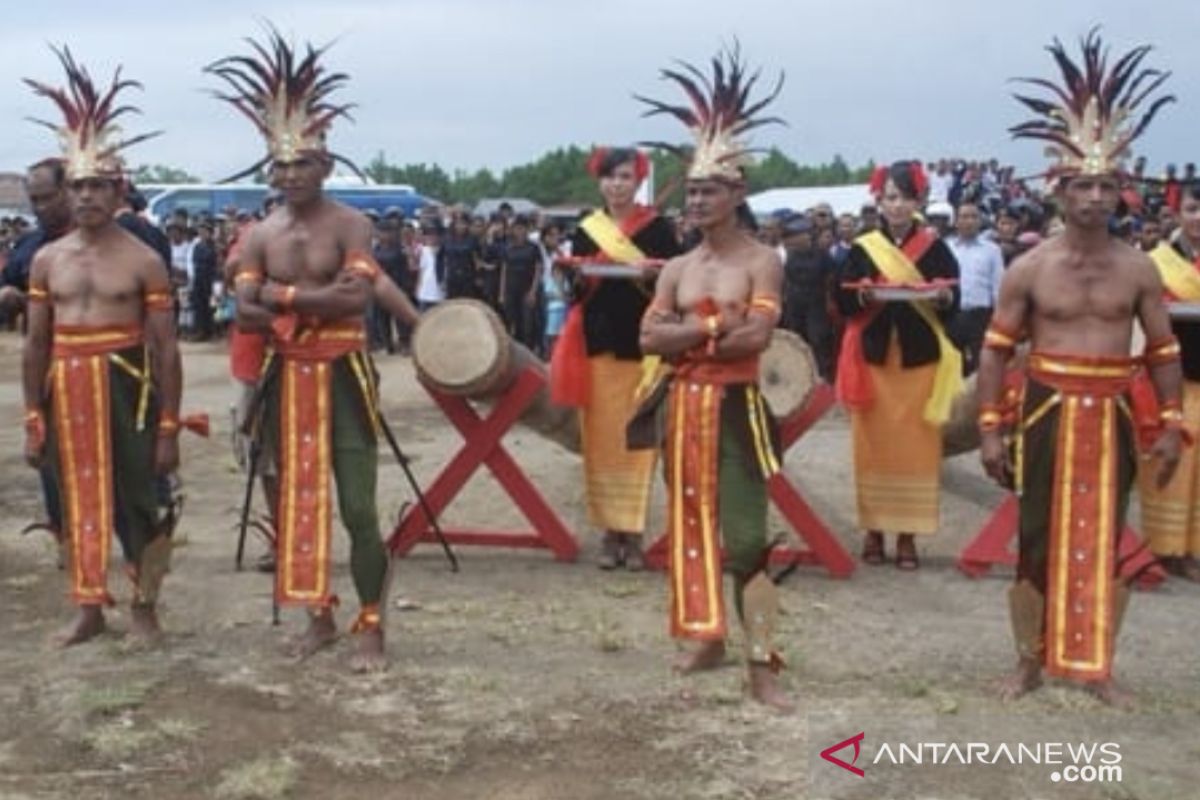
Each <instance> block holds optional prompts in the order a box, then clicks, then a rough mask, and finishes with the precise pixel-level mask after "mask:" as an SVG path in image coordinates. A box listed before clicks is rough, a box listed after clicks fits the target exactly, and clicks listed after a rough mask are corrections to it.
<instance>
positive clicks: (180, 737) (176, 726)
mask: <svg viewBox="0 0 1200 800" xmlns="http://www.w3.org/2000/svg"><path fill="white" fill-rule="evenodd" d="M154 727H155V729H156V730H157V731H158V732H159V733H161V734H162V735H163V736H165V737H166V738H168V739H174V740H175V741H188V740H190V739H195V738H196V737H197V736H199V735H200V732H201V731H202V730H204V725H203V723H200V722H194V721H192V720H190V719H183V718H180V717H173V718H170V719H162V720H158V721H157V722H155V723H154Z"/></svg>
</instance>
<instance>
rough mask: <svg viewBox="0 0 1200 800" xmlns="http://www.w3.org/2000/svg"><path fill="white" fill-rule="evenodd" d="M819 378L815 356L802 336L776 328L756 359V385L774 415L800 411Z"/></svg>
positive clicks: (780, 416) (789, 415)
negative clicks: (768, 342)
mask: <svg viewBox="0 0 1200 800" xmlns="http://www.w3.org/2000/svg"><path fill="white" fill-rule="evenodd" d="M819 381H820V378H819V377H818V373H817V362H816V359H814V358H813V354H812V350H810V349H809V347H808V344H807V343H806V342H805V341H804V339H802V338H801V337H800V335H799V334H797V333H793V332H792V331H788V330H784V329H782V328H776V329H775V331H774V333H772V334H771V343H770V345H768V346H767V349H766V350H765V351H763V354H762V356H760V357H759V362H758V385H759V388H760V389H761V390H762V393H763V397H765V398H766V400H767V405H768V406H770V408H771V412H772V413H773V414H774V415H775V417H776V418H777V419H780V420H784V419H788V418H790V417H792V416H793V415H795V414H798V413H800V411H801V410H803V408H804V404H805V403H807V402H808V397H809V395H810V394H812V391H813V389H814V388H816V386H817V383H818V382H819Z"/></svg>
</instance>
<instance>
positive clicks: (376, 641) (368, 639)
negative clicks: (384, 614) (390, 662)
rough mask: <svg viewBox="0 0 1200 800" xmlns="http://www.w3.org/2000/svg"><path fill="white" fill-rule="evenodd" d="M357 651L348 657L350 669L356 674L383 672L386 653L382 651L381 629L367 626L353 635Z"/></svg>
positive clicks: (385, 667) (385, 665)
mask: <svg viewBox="0 0 1200 800" xmlns="http://www.w3.org/2000/svg"><path fill="white" fill-rule="evenodd" d="M354 638H355V640H356V641H357V646H358V651H357V652H356V653H355V654H354V655H353V656H351V658H350V671H351V672H354V673H357V674H360V675H361V674H364V673H369V672H383V671H384V670H385V669H387V655H386V654H385V653H384V651H383V630H382V629H380V628H367V629H366V630H364V631H361V632H359V633H358V634H356V635H355V637H354Z"/></svg>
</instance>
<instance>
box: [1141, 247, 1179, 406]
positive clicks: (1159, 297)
mask: <svg viewBox="0 0 1200 800" xmlns="http://www.w3.org/2000/svg"><path fill="white" fill-rule="evenodd" d="M1147 261H1148V260H1147ZM1143 273H1144V275H1145V284H1144V285H1143V287H1142V292H1141V296H1140V297H1139V299H1138V308H1137V314H1138V320H1139V321H1140V322H1141V323H1142V330H1143V331H1145V332H1146V341H1147V342H1148V343H1150V344H1151V345H1153V343H1155V342H1162V341H1165V340H1167V339H1168V338H1170V337H1171V336H1172V333H1171V318H1170V317H1169V316H1168V315H1167V307H1166V305H1165V304H1164V302H1163V286H1162V279H1161V278H1160V277H1159V275H1158V270H1157V269H1155V268H1154V267H1153V265H1151V264H1149V263H1147V264H1146V269H1145V270H1142V271H1141V272H1140V273H1139V274H1143ZM1150 378H1151V380H1152V381H1153V382H1154V390H1155V393H1156V394H1157V395H1158V400H1159V402H1160V403H1178V402H1179V398H1180V394H1181V392H1182V391H1183V370H1182V368H1181V367H1180V365H1179V359H1177V358H1175V359H1170V360H1165V361H1161V362H1158V363H1155V361H1154V360H1151V363H1150Z"/></svg>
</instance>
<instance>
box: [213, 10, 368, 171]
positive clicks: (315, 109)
mask: <svg viewBox="0 0 1200 800" xmlns="http://www.w3.org/2000/svg"><path fill="white" fill-rule="evenodd" d="M266 28H267V36H266V41H265V42H258V41H255V40H254V39H252V38H249V37H247V39H246V42H247V44H249V45H250V47H251V49H252V50H253V52H252V53H250V54H248V55H236V56H226V57H225V58H222V59H219V60H217V61H214V62H213V63H211V64H209V65H208V66H207V67H205V68H204V71H205V72H207V73H210V74H212V75H216V76H217V77H218V78H220V79H221V80H223V81H224V82H225V83H226V86H227V89H226V91H216V90H214V91H213V92H212V95H213V96H214V97H216V98H218V99H220V100H224V101H225V102H227V103H229V104H230V105H232V106H233V107H234V108H236V109H237V110H238V111H239V112H241V113H242V114H243V115H244V116H246V117H247V118H248V119H249V120H250V121H251V122H252V123H254V127H255V128H257V129H258V131H259V133H261V134H262V135H263V137H264V138H266V140H267V149H268V153H267V155H266V156H264V157H263V158H262V159H261V160H259V161H258V162H256V163H255V164H254V165H253V166H251V167H249V168H247V169H245V170H243V171H241V172H239V173H238V174H236V175H232V176H230V177H229V178H226V179H225V180H226V181H233V180H237V179H238V178H243V177H245V176H247V175H251V174H253V173H254V172H256V171H258V170H259V169H260V168H261V167H263V166H266V165H267V164H268V163H270V162H271V161H283V162H287V161H294V160H296V159H297V158H298V157H299V156H300V155H301V154H303V153H306V152H319V153H324V154H327V155H328V156H329V157H330V158H332V159H334V160H335V161H338V162H340V163H342V164H345V165H346V166H348V167H350V169H352V170H353V171H354V172H355V174H357V175H359V176H361V175H362V172H361V170H359V168H358V167H357V166H355V165H354V164H353V163H352V162H351V161H349V160H348V159H346V158H344V157H342V156H340V155H338V154H336V153H331V152H329V151H328V150H327V148H326V146H325V134H326V133H327V132H328V130H329V128H330V126H331V125H332V124H333V121H334V120H335V119H337V118H338V117H345V118H346V119H352V118H351V116H350V114H349V111H350V109H351V108H354V104H353V103H346V104H340V105H339V104H337V103H332V102H330V101H329V96H330V95H331V94H332V93H333V92H335V91H336V90H338V89H340V88H342V87H343V86H344V85H345V83H346V81H348V80H349V79H350V76H349V75H347V74H346V73H344V72H333V73H329V72H326V69H325V66H324V65H323V64H321V63H320V59H321V56H322V55H324V54H325V51H326V49H327V48H328V45H327V46H326V47H322V48H314V47H313V46H312V45H311V44H306V45H305V53H304V57H303V58H297V53H296V51H295V48H293V47H292V45H290V44H288V42H287V41H286V40H284V38H283V37H282V36H281V35H280V34H279V31H278V30H277V29H276V28H275V26H274V25H271V24H270V23H267V25H266Z"/></svg>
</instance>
